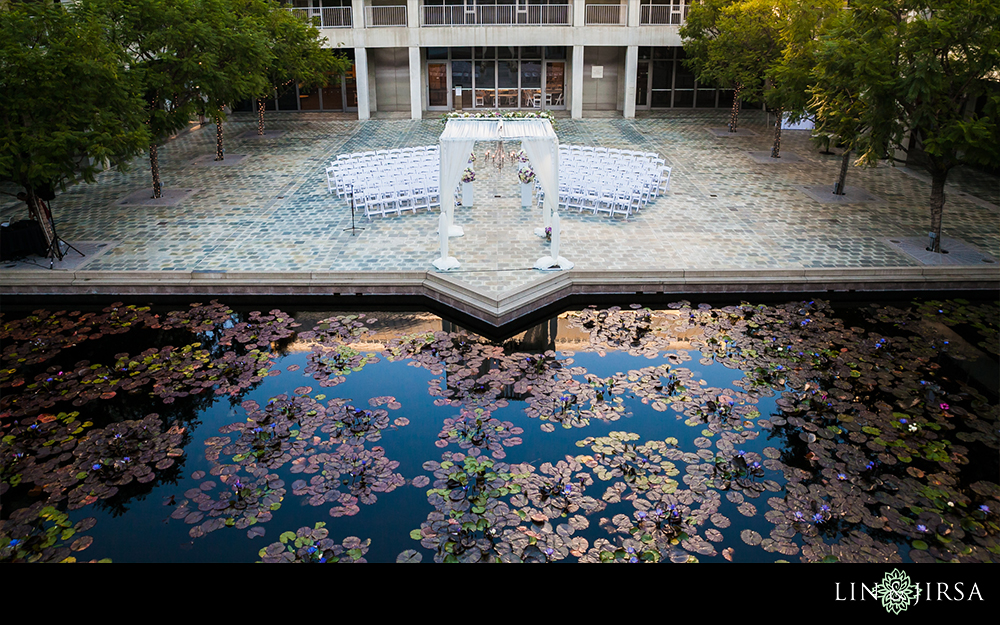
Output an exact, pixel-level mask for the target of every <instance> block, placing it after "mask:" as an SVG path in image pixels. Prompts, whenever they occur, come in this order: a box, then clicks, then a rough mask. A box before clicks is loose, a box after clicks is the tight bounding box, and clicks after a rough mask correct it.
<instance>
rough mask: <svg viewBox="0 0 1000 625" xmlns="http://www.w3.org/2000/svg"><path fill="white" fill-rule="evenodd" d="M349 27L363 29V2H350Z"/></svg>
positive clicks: (363, 0)
mask: <svg viewBox="0 0 1000 625" xmlns="http://www.w3.org/2000/svg"><path fill="white" fill-rule="evenodd" d="M351 26H353V27H354V28H364V27H365V0H353V1H352V2H351Z"/></svg>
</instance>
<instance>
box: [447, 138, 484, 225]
mask: <svg viewBox="0 0 1000 625" xmlns="http://www.w3.org/2000/svg"><path fill="white" fill-rule="evenodd" d="M449 126H450V124H449ZM445 130H447V128H446V129H445ZM475 144H476V139H475V138H474V137H463V138H454V139H450V140H449V141H448V142H447V143H444V142H443V141H442V143H441V175H440V180H441V208H442V209H443V210H444V211H445V212H446V213H447V214H448V230H449V233H451V230H452V223H454V220H455V187H457V186H458V183H459V182H461V181H462V172H463V171H465V167H466V165H468V163H469V154H471V153H472V148H473V147H474V146H475ZM456 234H457V233H456Z"/></svg>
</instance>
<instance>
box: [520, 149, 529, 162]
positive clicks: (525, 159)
mask: <svg viewBox="0 0 1000 625" xmlns="http://www.w3.org/2000/svg"><path fill="white" fill-rule="evenodd" d="M517 162H519V163H527V162H529V161H528V155H527V154H525V153H524V150H521V151H520V152H518V153H517Z"/></svg>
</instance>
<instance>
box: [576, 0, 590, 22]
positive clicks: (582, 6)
mask: <svg viewBox="0 0 1000 625" xmlns="http://www.w3.org/2000/svg"><path fill="white" fill-rule="evenodd" d="M586 6H587V3H586V0H573V27H574V28H580V27H581V26H583V25H584V24H585V23H586V19H585V16H586V14H587V9H586Z"/></svg>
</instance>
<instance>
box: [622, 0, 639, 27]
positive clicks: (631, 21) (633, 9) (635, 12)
mask: <svg viewBox="0 0 1000 625" xmlns="http://www.w3.org/2000/svg"><path fill="white" fill-rule="evenodd" d="M625 23H626V24H628V27H629V28H635V27H637V26H638V25H639V0H628V21H627V22H625Z"/></svg>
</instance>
